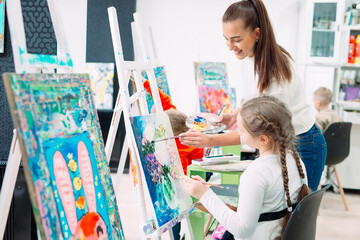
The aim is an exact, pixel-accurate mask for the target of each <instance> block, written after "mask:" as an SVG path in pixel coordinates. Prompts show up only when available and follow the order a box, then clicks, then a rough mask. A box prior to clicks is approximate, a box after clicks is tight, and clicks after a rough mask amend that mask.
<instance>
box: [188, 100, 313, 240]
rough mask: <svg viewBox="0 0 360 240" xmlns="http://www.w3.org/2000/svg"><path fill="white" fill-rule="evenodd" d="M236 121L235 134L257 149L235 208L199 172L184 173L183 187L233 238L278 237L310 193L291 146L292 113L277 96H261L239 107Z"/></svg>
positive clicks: (300, 162) (293, 147)
mask: <svg viewBox="0 0 360 240" xmlns="http://www.w3.org/2000/svg"><path fill="white" fill-rule="evenodd" d="M237 124H238V127H239V129H238V131H235V132H236V133H237V134H238V138H240V137H241V139H242V141H243V142H244V143H245V144H246V145H248V146H250V147H254V148H257V149H259V153H260V156H259V158H257V159H255V160H254V162H253V163H251V164H250V165H249V167H248V168H247V169H246V170H245V172H244V173H243V174H242V175H241V178H240V184H239V202H238V206H237V210H236V211H233V210H231V209H230V208H229V207H228V206H226V205H225V204H224V203H223V202H222V201H221V200H220V199H219V197H218V196H217V195H216V194H215V193H214V192H213V191H212V190H211V189H210V188H209V187H208V186H207V185H206V184H204V183H205V181H204V180H203V179H202V178H200V177H199V176H194V177H193V178H189V177H186V178H185V179H184V186H185V189H186V191H187V192H188V193H189V194H190V195H192V196H193V197H195V198H197V199H199V201H200V202H201V203H202V205H203V206H204V207H205V208H206V209H207V210H208V211H209V212H210V213H211V214H212V215H213V216H214V217H215V218H216V219H217V220H218V222H219V223H220V224H221V225H222V226H224V227H225V229H226V230H227V231H229V232H230V233H231V234H233V236H234V237H235V239H266V240H268V239H281V237H282V234H283V231H284V229H285V226H286V223H287V221H288V220H289V217H290V216H291V213H292V210H293V209H294V208H295V206H296V204H297V203H298V202H299V201H300V200H301V199H302V198H304V197H305V196H306V195H307V194H309V192H310V190H309V188H308V187H307V177H306V172H305V168H304V164H303V162H302V160H301V159H300V157H299V155H298V153H297V150H296V148H295V146H294V140H295V130H294V127H293V124H292V116H291V112H290V111H289V110H288V108H287V107H286V105H285V104H284V103H283V102H281V101H280V100H278V99H277V98H275V97H272V96H266V95H261V96H259V97H256V98H253V99H251V100H249V101H247V102H245V103H244V104H243V105H242V107H241V108H240V109H239V111H238V116H237ZM239 135H240V137H239Z"/></svg>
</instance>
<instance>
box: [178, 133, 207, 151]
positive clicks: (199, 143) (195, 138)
mask: <svg viewBox="0 0 360 240" xmlns="http://www.w3.org/2000/svg"><path fill="white" fill-rule="evenodd" d="M179 136H180V142H181V144H183V145H188V146H192V147H196V148H205V147H212V146H211V139H210V137H209V136H208V135H206V134H204V133H201V132H199V131H196V130H193V129H190V130H189V131H187V132H185V133H181V134H180V135H179Z"/></svg>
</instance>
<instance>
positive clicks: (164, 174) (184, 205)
mask: <svg viewBox="0 0 360 240" xmlns="http://www.w3.org/2000/svg"><path fill="white" fill-rule="evenodd" d="M130 120H131V125H132V129H133V132H134V136H135V141H136V146H137V149H138V152H139V158H140V162H141V164H139V165H140V166H141V168H142V172H143V175H144V177H145V180H146V185H147V188H148V190H149V194H150V199H151V202H152V206H153V208H154V211H155V220H156V223H157V226H158V227H161V226H163V225H165V224H167V223H169V222H174V221H173V220H174V219H177V218H178V216H182V217H184V213H188V212H189V209H191V208H192V199H191V197H190V195H188V194H187V193H186V192H185V190H184V188H183V183H182V180H181V176H183V175H184V172H183V169H182V166H181V161H180V157H179V153H178V150H177V147H176V143H175V140H174V139H170V140H166V141H157V142H156V141H153V140H159V139H163V138H167V137H171V136H173V132H172V129H171V125H170V120H169V118H168V116H167V114H166V113H164V112H162V113H157V114H150V115H143V116H135V117H131V118H130ZM180 220H181V219H180ZM174 223H176V222H174Z"/></svg>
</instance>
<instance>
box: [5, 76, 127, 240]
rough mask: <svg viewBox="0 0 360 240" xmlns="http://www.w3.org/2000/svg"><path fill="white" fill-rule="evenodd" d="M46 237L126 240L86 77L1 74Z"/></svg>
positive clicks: (39, 225)
mask: <svg viewBox="0 0 360 240" xmlns="http://www.w3.org/2000/svg"><path fill="white" fill-rule="evenodd" d="M3 78H4V79H5V87H6V92H7V95H8V100H9V103H10V106H11V111H12V116H13V122H14V125H15V126H16V129H17V131H18V137H19V140H20V148H21V152H22V159H23V162H24V168H25V176H26V179H27V184H28V189H29V195H30V198H31V201H32V204H33V209H34V215H35V219H36V222H37V226H38V229H39V230H40V233H41V237H42V238H44V239H73V238H76V239H85V238H91V237H92V238H94V239H124V235H123V231H122V226H121V221H120V217H119V214H118V209H117V205H116V199H115V194H114V191H113V188H112V182H111V177H110V171H109V167H108V164H107V161H106V158H105V152H104V145H103V141H102V136H101V131H100V126H99V122H98V117H97V114H96V110H95V106H94V102H93V97H92V94H91V88H90V82H89V77H88V75H84V74H83V75H81V74H15V73H7V74H4V76H3Z"/></svg>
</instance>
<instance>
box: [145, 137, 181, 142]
mask: <svg viewBox="0 0 360 240" xmlns="http://www.w3.org/2000/svg"><path fill="white" fill-rule="evenodd" d="M179 137H180V136H173V137H168V138H163V139H157V140H152V141H151V142H154V143H155V142H161V141H166V140H170V139H175V138H179Z"/></svg>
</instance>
